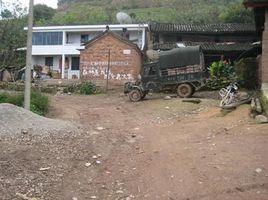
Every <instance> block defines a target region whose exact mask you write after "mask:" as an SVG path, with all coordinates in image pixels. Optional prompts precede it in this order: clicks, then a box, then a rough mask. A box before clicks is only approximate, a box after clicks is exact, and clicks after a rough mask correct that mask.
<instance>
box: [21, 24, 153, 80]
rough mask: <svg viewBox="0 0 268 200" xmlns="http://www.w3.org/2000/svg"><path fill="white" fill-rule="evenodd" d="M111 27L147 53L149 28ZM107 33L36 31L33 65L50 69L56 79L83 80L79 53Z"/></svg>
mask: <svg viewBox="0 0 268 200" xmlns="http://www.w3.org/2000/svg"><path fill="white" fill-rule="evenodd" d="M108 27H109V29H110V30H111V31H114V32H115V33H117V34H119V35H122V36H124V37H125V38H126V39H127V40H129V42H132V43H134V44H136V45H137V46H138V47H139V48H140V49H141V50H143V49H145V47H146V31H147V29H148V25H147V24H113V25H108ZM106 29H107V25H74V26H44V27H34V28H33V46H32V60H33V63H32V64H33V65H40V66H47V67H48V68H50V70H52V71H53V74H58V75H57V76H55V77H56V78H61V79H72V78H80V66H79V63H80V61H79V60H80V50H82V49H83V48H84V44H85V43H87V42H88V41H90V40H92V39H93V38H94V37H96V36H97V35H99V34H100V33H102V32H103V31H105V30H106ZM25 30H27V28H25Z"/></svg>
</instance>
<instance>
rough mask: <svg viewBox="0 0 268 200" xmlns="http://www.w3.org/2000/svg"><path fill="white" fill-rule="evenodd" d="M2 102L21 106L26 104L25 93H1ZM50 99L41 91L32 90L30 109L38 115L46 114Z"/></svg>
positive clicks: (0, 100)
mask: <svg viewBox="0 0 268 200" xmlns="http://www.w3.org/2000/svg"><path fill="white" fill-rule="evenodd" d="M0 103H10V104H13V105H16V106H19V107H23V105H24V95H23V94H22V93H19V94H9V93H1V94H0ZM48 106H49V100H48V97H47V96H45V95H43V94H42V93H41V92H31V104H30V109H31V111H32V112H34V113H36V114H38V115H45V114H46V113H47V111H48Z"/></svg>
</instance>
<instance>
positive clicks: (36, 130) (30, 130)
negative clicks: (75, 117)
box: [0, 103, 79, 138]
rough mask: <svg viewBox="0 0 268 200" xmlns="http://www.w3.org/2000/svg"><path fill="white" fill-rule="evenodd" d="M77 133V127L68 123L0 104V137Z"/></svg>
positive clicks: (10, 105)
mask: <svg viewBox="0 0 268 200" xmlns="http://www.w3.org/2000/svg"><path fill="white" fill-rule="evenodd" d="M78 131H79V129H78V127H77V126H76V125H74V124H72V123H70V122H66V121H61V120H54V119H49V118H46V117H42V116H39V115H37V114H35V113H32V112H30V111H28V110H25V109H23V108H20V107H17V106H14V105H12V104H6V103H4V104H0V137H4V138H16V137H18V136H21V135H23V134H30V135H32V136H37V137H41V138H43V137H48V136H56V135H58V136H66V135H69V134H72V133H74V132H78Z"/></svg>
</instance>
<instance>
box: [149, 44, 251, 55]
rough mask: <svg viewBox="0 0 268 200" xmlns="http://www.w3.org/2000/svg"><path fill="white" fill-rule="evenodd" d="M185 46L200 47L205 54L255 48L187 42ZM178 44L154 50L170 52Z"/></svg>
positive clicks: (162, 46)
mask: <svg viewBox="0 0 268 200" xmlns="http://www.w3.org/2000/svg"><path fill="white" fill-rule="evenodd" d="M184 45H185V46H196V45H200V46H201V49H202V50H203V52H205V53H213V52H217V53H224V52H234V51H246V50H249V49H250V48H252V47H253V45H252V44H251V43H232V44H225V43H221V44H216V43H197V42H186V43H184ZM176 47H177V45H176V43H165V44H154V46H153V49H155V50H159V49H160V50H169V49H172V48H176Z"/></svg>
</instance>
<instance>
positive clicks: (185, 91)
mask: <svg viewBox="0 0 268 200" xmlns="http://www.w3.org/2000/svg"><path fill="white" fill-rule="evenodd" d="M193 93H194V88H193V86H191V85H190V84H189V83H182V84H180V85H179V86H178V89H177V94H178V96H179V97H182V98H188V97H191V96H192V95H193Z"/></svg>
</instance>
